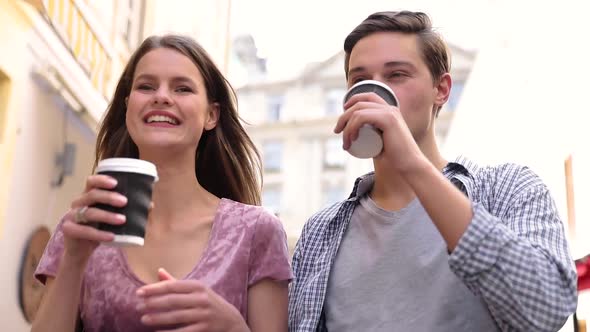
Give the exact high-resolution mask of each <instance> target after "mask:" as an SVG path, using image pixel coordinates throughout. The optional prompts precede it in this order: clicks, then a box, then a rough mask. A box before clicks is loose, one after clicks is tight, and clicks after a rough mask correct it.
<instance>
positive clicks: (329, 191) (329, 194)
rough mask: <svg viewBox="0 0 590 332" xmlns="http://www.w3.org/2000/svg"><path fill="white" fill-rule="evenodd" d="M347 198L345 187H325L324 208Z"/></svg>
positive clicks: (323, 194) (323, 195)
mask: <svg viewBox="0 0 590 332" xmlns="http://www.w3.org/2000/svg"><path fill="white" fill-rule="evenodd" d="M346 198H347V196H346V192H345V191H344V187H342V186H340V185H324V189H323V193H322V203H323V205H324V206H327V205H332V204H334V203H336V202H339V201H342V200H344V199H346Z"/></svg>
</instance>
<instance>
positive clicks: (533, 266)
mask: <svg viewBox="0 0 590 332" xmlns="http://www.w3.org/2000/svg"><path fill="white" fill-rule="evenodd" d="M443 174H444V175H445V176H446V177H447V178H448V179H449V180H450V181H451V182H452V183H454V184H455V185H456V186H457V187H458V188H459V189H461V191H463V193H465V194H466V195H467V196H468V197H469V198H470V200H471V201H472V202H473V205H472V208H473V219H472V221H471V224H470V225H469V226H468V228H467V230H466V231H465V233H464V234H463V236H462V237H461V239H460V240H459V243H458V245H457V246H456V248H455V250H454V251H453V252H452V253H451V254H450V255H449V266H450V269H451V270H452V271H453V272H454V273H455V274H456V275H457V276H458V277H459V278H460V279H461V280H462V281H463V282H464V283H465V285H466V286H467V287H468V288H469V289H470V290H471V291H472V292H473V293H474V294H476V295H478V296H480V297H481V298H482V299H483V300H484V301H485V303H486V304H487V306H488V309H489V311H490V313H491V315H492V317H493V319H494V320H495V322H496V323H497V325H498V330H501V331H536V332H538V331H557V330H558V329H559V328H560V327H561V326H563V324H564V323H565V321H566V320H567V318H568V316H569V315H571V314H572V313H573V312H574V311H575V308H576V303H577V290H576V286H577V276H576V271H575V268H574V263H573V260H572V258H571V255H570V253H569V249H568V245H567V242H566V238H565V234H564V228H563V224H562V222H561V220H560V218H559V214H558V211H557V209H556V206H555V203H554V201H553V199H552V197H551V195H550V193H549V191H548V189H547V187H546V186H545V185H544V184H543V182H542V181H541V180H540V178H539V177H538V176H537V175H535V174H534V173H533V172H532V171H531V170H530V169H529V168H526V167H523V166H518V165H514V164H504V165H501V166H496V167H485V168H480V167H478V166H477V165H475V164H474V163H472V162H470V161H468V160H467V159H465V158H458V159H457V160H456V161H455V162H451V163H449V164H448V165H447V166H446V167H445V168H444V170H443ZM372 185H373V176H372V174H367V175H365V176H363V177H360V178H359V179H357V180H356V182H355V185H354V188H353V191H352V194H351V195H350V197H349V198H348V199H347V200H345V201H343V202H340V203H337V204H335V205H333V206H331V207H329V208H327V209H325V210H323V211H320V212H319V213H317V214H315V215H313V216H312V217H311V218H310V219H309V220H308V222H307V223H306V224H305V227H304V228H303V232H302V234H301V237H300V239H299V241H298V243H297V245H296V247H295V253H294V256H293V271H294V274H295V278H294V280H293V282H292V283H291V287H290V289H289V331H290V332H295V331H297V332H314V331H326V326H325V320H324V314H323V306H324V301H325V297H326V289H327V286H328V277H329V274H330V270H331V267H332V264H333V263H334V258H335V257H336V253H337V251H338V247H339V245H340V242H341V241H342V237H343V235H344V232H345V230H346V228H347V227H348V224H349V223H350V219H351V217H352V213H353V211H354V209H355V208H356V206H357V205H358V204H359V199H360V198H361V197H362V196H363V195H365V194H366V193H367V192H368V191H369V190H370V189H371V187H372ZM384 277H385V276H384ZM407 301H411V299H407ZM367 305H371V304H370V303H367ZM441 305H443V304H442V303H441ZM351 314H352V315H353V314H354V313H351ZM466 314H468V313H466ZM392 328H394V327H392Z"/></svg>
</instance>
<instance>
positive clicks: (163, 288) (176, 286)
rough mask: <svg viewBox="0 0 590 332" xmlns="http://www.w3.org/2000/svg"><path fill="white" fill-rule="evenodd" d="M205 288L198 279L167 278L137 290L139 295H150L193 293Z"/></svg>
mask: <svg viewBox="0 0 590 332" xmlns="http://www.w3.org/2000/svg"><path fill="white" fill-rule="evenodd" d="M205 289H206V288H205V286H204V285H203V284H202V283H200V282H199V281H196V280H165V281H160V282H157V283H154V284H150V285H146V286H143V287H141V288H140V289H138V290H137V295H138V296H140V297H149V296H156V295H164V294H169V293H177V294H182V293H192V292H198V291H204V290H205Z"/></svg>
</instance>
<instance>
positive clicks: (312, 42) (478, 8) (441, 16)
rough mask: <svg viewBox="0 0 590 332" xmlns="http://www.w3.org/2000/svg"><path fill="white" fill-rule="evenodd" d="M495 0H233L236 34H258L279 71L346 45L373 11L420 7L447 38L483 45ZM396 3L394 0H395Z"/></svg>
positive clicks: (261, 51)
mask: <svg viewBox="0 0 590 332" xmlns="http://www.w3.org/2000/svg"><path fill="white" fill-rule="evenodd" d="M494 2H495V0H438V1H436V0H412V1H408V0H398V1H391V0H388V1H383V0H363V1H351V0H298V1H281V0H233V1H232V19H231V23H230V24H231V26H230V29H231V31H232V34H233V35H234V36H236V35H240V34H251V35H253V37H254V39H255V41H256V45H257V47H258V50H259V56H261V57H264V58H267V59H268V67H269V70H270V71H272V72H274V74H276V75H277V76H285V75H286V76H288V75H292V74H295V73H297V72H298V71H300V70H301V69H302V68H303V66H305V64H306V63H309V62H316V61H323V60H325V59H327V58H329V57H330V56H332V55H334V54H335V53H337V52H338V51H340V50H341V48H342V44H343V41H344V38H345V37H346V35H347V34H348V33H349V32H350V31H351V30H352V29H353V28H354V27H355V26H357V25H358V24H359V23H360V22H361V21H362V20H363V19H364V18H366V17H367V16H368V15H369V14H371V13H373V12H376V11H382V10H401V9H409V10H420V11H424V12H426V13H428V14H429V15H430V16H431V19H432V21H433V25H434V26H435V27H436V28H437V30H438V31H439V32H441V34H442V35H443V36H444V38H445V39H446V40H447V41H448V42H451V43H454V44H456V45H458V46H460V47H463V48H466V49H477V48H479V47H480V46H481V42H482V40H485V38H482V36H485V35H486V34H487V33H489V29H488V27H489V25H488V24H486V23H485V22H486V20H487V18H489V15H486V13H488V12H489V11H488V9H489V8H490V6H492V5H493V4H494ZM392 3H393V4H394V5H393V6H392Z"/></svg>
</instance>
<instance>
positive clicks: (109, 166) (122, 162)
mask: <svg viewBox="0 0 590 332" xmlns="http://www.w3.org/2000/svg"><path fill="white" fill-rule="evenodd" d="M101 172H129V173H139V174H145V175H149V176H152V177H153V178H154V181H158V171H157V170H156V165H154V164H153V163H150V162H149V161H145V160H141V159H135V158H108V159H103V160H101V161H99V162H98V166H97V167H96V173H101Z"/></svg>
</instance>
